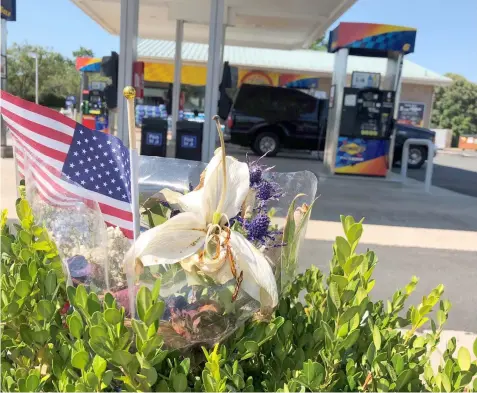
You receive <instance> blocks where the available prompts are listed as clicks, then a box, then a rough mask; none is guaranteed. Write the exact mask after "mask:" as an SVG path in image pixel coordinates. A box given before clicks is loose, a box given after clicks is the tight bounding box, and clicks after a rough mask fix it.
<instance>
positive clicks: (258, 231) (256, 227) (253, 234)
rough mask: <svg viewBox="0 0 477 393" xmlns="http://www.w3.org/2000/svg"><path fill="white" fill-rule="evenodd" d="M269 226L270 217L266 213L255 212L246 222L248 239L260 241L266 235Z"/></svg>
mask: <svg viewBox="0 0 477 393" xmlns="http://www.w3.org/2000/svg"><path fill="white" fill-rule="evenodd" d="M269 226H270V217H268V216H267V215H266V214H257V215H256V216H255V217H254V218H253V219H252V220H251V221H249V222H248V223H247V224H246V229H247V232H248V236H247V237H248V239H249V240H251V241H254V240H258V241H262V240H264V239H265V238H266V237H267V236H268V227H269Z"/></svg>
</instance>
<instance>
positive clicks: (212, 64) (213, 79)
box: [202, 0, 225, 162]
mask: <svg viewBox="0 0 477 393" xmlns="http://www.w3.org/2000/svg"><path fill="white" fill-rule="evenodd" d="M224 8H225V7H224V0H211V2H210V23H209V57H208V61H207V85H206V87H205V100H204V106H205V111H204V112H205V113H204V117H205V119H204V135H203V141H202V161H204V162H208V161H209V160H210V159H211V158H212V157H213V155H214V151H215V141H216V134H217V132H216V130H215V126H214V121H213V120H212V118H213V116H215V115H216V114H217V106H218V99H219V81H220V70H221V69H222V65H221V59H222V52H223V50H224Z"/></svg>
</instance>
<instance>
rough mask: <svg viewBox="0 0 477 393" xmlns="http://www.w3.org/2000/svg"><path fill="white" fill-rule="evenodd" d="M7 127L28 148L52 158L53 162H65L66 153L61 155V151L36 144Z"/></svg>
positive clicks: (12, 128)
mask: <svg viewBox="0 0 477 393" xmlns="http://www.w3.org/2000/svg"><path fill="white" fill-rule="evenodd" d="M8 127H9V128H10V130H11V131H12V132H14V133H15V134H16V136H17V137H18V138H20V139H21V140H22V141H23V142H25V143H26V144H27V145H30V147H32V148H34V149H35V150H37V151H39V152H40V153H42V154H44V155H45V156H48V157H50V158H53V159H54V160H57V161H60V162H61V163H64V162H65V160H66V156H67V154H66V153H63V152H61V151H58V150H56V149H53V148H51V147H48V146H45V145H43V144H42V143H39V142H36V141H34V140H32V139H30V138H28V137H27V136H25V135H24V134H22V133H21V132H19V131H18V130H17V129H16V128H14V127H12V126H11V125H10V124H8Z"/></svg>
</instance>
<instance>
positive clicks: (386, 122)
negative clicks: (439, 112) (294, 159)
mask: <svg viewBox="0 0 477 393" xmlns="http://www.w3.org/2000/svg"><path fill="white" fill-rule="evenodd" d="M415 40H416V29H414V28H411V27H405V26H392V25H383V24H375V23H352V22H342V23H340V24H339V25H338V26H337V27H336V28H335V29H334V30H332V31H331V32H330V37H329V40H328V52H330V53H334V54H335V60H334V68H333V77H332V82H331V90H330V100H329V108H330V109H329V112H328V123H327V130H326V144H325V154H324V165H325V168H326V169H327V171H328V172H329V173H336V174H346V175H361V176H378V177H385V176H387V174H388V172H389V169H390V167H391V164H390V163H391V162H392V159H393V151H394V140H395V138H394V133H395V129H394V119H396V117H397V108H398V103H399V96H400V91H401V71H402V64H403V58H404V56H405V55H406V54H408V53H412V52H413V51H414V46H415ZM348 56H365V57H377V58H385V59H386V60H387V61H386V68H385V69H384V70H383V71H384V73H376V72H369V71H371V70H367V69H357V70H352V71H353V75H351V78H349V75H348V68H347V65H348ZM377 61H379V60H377ZM361 63H362V64H369V62H361ZM363 67H364V66H363ZM350 71H351V70H350ZM355 76H356V78H355ZM381 76H382V78H381ZM349 79H351V82H349Z"/></svg>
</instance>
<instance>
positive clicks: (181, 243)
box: [125, 212, 207, 266]
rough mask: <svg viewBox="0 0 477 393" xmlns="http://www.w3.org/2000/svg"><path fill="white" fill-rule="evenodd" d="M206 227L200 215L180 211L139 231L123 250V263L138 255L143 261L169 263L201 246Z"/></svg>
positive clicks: (131, 261) (178, 259)
mask: <svg viewBox="0 0 477 393" xmlns="http://www.w3.org/2000/svg"><path fill="white" fill-rule="evenodd" d="M206 233H207V229H206V226H205V222H204V219H203V217H202V216H200V215H197V214H194V213H189V212H187V213H180V214H178V215H177V216H174V217H172V218H171V219H169V220H167V221H166V222H165V223H164V224H162V225H159V226H157V227H154V228H152V229H149V230H148V231H146V232H144V233H142V234H141V235H140V236H139V237H138V238H137V240H136V242H135V243H134V245H133V246H132V247H131V248H130V249H129V251H128V252H127V254H126V257H125V261H126V263H128V264H129V263H131V264H132V263H134V261H135V260H136V259H137V258H139V259H142V258H144V260H142V263H143V265H145V266H148V265H151V264H154V265H157V264H171V263H176V262H179V261H180V260H182V259H184V258H187V257H189V256H190V255H192V254H194V253H195V252H197V251H198V250H199V249H200V248H202V247H203V246H204V241H205V236H206Z"/></svg>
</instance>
